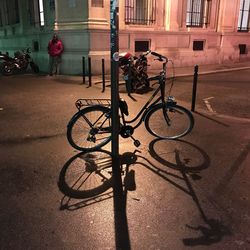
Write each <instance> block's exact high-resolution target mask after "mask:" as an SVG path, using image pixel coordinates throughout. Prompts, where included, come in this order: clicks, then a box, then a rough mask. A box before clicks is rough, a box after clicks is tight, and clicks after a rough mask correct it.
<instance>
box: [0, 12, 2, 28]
mask: <svg viewBox="0 0 250 250" xmlns="http://www.w3.org/2000/svg"><path fill="white" fill-rule="evenodd" d="M2 26H3V17H2V10H0V27H2Z"/></svg>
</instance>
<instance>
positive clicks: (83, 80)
mask: <svg viewBox="0 0 250 250" xmlns="http://www.w3.org/2000/svg"><path fill="white" fill-rule="evenodd" d="M85 76H86V72H85V57H84V56H83V57H82V83H83V84H85V83H86V81H85Z"/></svg>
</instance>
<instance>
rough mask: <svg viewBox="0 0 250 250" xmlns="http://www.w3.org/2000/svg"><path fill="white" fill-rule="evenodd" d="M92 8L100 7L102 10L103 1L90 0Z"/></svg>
mask: <svg viewBox="0 0 250 250" xmlns="http://www.w3.org/2000/svg"><path fill="white" fill-rule="evenodd" d="M91 6H92V7H101V8H103V0H92V1H91Z"/></svg>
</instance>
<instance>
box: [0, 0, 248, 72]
mask: <svg viewBox="0 0 250 250" xmlns="http://www.w3.org/2000/svg"><path fill="white" fill-rule="evenodd" d="M95 2H98V3H100V1H95V0H55V9H53V8H51V6H50V5H49V1H44V12H45V26H43V27H40V26H39V25H31V24H30V21H29V17H28V0H19V14H20V22H19V23H18V24H14V25H4V26H2V27H0V51H2V52H5V51H8V52H9V53H10V54H13V52H14V51H16V50H18V49H22V48H25V47H32V48H33V54H32V55H33V58H34V60H35V61H36V62H37V63H38V64H39V66H40V68H41V69H42V71H45V72H47V71H48V54H47V44H48V41H49V39H50V38H51V36H52V34H53V33H54V32H57V33H58V35H59V37H60V38H61V39H62V40H63V43H64V47H65V50H64V53H63V58H62V59H63V63H62V66H61V73H62V74H81V72H82V57H83V56H84V57H85V58H87V57H88V56H90V57H91V58H92V71H93V73H94V74H96V73H100V72H101V59H102V58H104V59H105V60H106V69H107V71H109V58H110V34H109V29H110V26H109V23H110V6H109V4H110V0H103V6H99V7H98V6H95V4H94V3H95ZM210 2H211V3H212V5H211V11H210V13H211V14H210V20H209V23H208V25H203V26H202V27H186V10H187V0H157V1H156V13H155V17H156V19H155V22H154V23H152V24H150V25H142V24H127V23H125V0H120V1H119V7H120V8H119V26H120V30H119V45H120V51H121V52H123V51H130V52H132V53H136V52H135V43H136V42H138V41H148V42H149V49H151V50H155V51H157V52H159V53H163V54H164V55H167V56H168V57H169V58H171V59H172V60H173V61H174V63H175V65H176V66H186V65H194V64H214V63H228V62H238V61H241V60H249V59H250V53H246V54H244V55H240V53H239V44H246V46H247V50H249V48H250V35H249V32H238V31H237V25H238V16H239V6H240V0H231V1H228V0H213V1H210ZM1 3H2V2H0V7H1V8H2V6H1ZM194 41H203V43H204V49H203V50H201V51H194V50H193V43H194ZM34 44H36V45H38V50H37V51H35V50H34ZM137 53H139V52H137ZM151 65H152V67H154V65H156V64H151ZM156 67H157V65H156Z"/></svg>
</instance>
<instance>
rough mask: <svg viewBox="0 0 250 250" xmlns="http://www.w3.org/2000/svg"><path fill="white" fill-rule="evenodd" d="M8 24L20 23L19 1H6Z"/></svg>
mask: <svg viewBox="0 0 250 250" xmlns="http://www.w3.org/2000/svg"><path fill="white" fill-rule="evenodd" d="M6 7H7V8H6V14H7V24H8V25H10V24H16V23H19V7H18V0H8V1H6Z"/></svg>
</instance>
